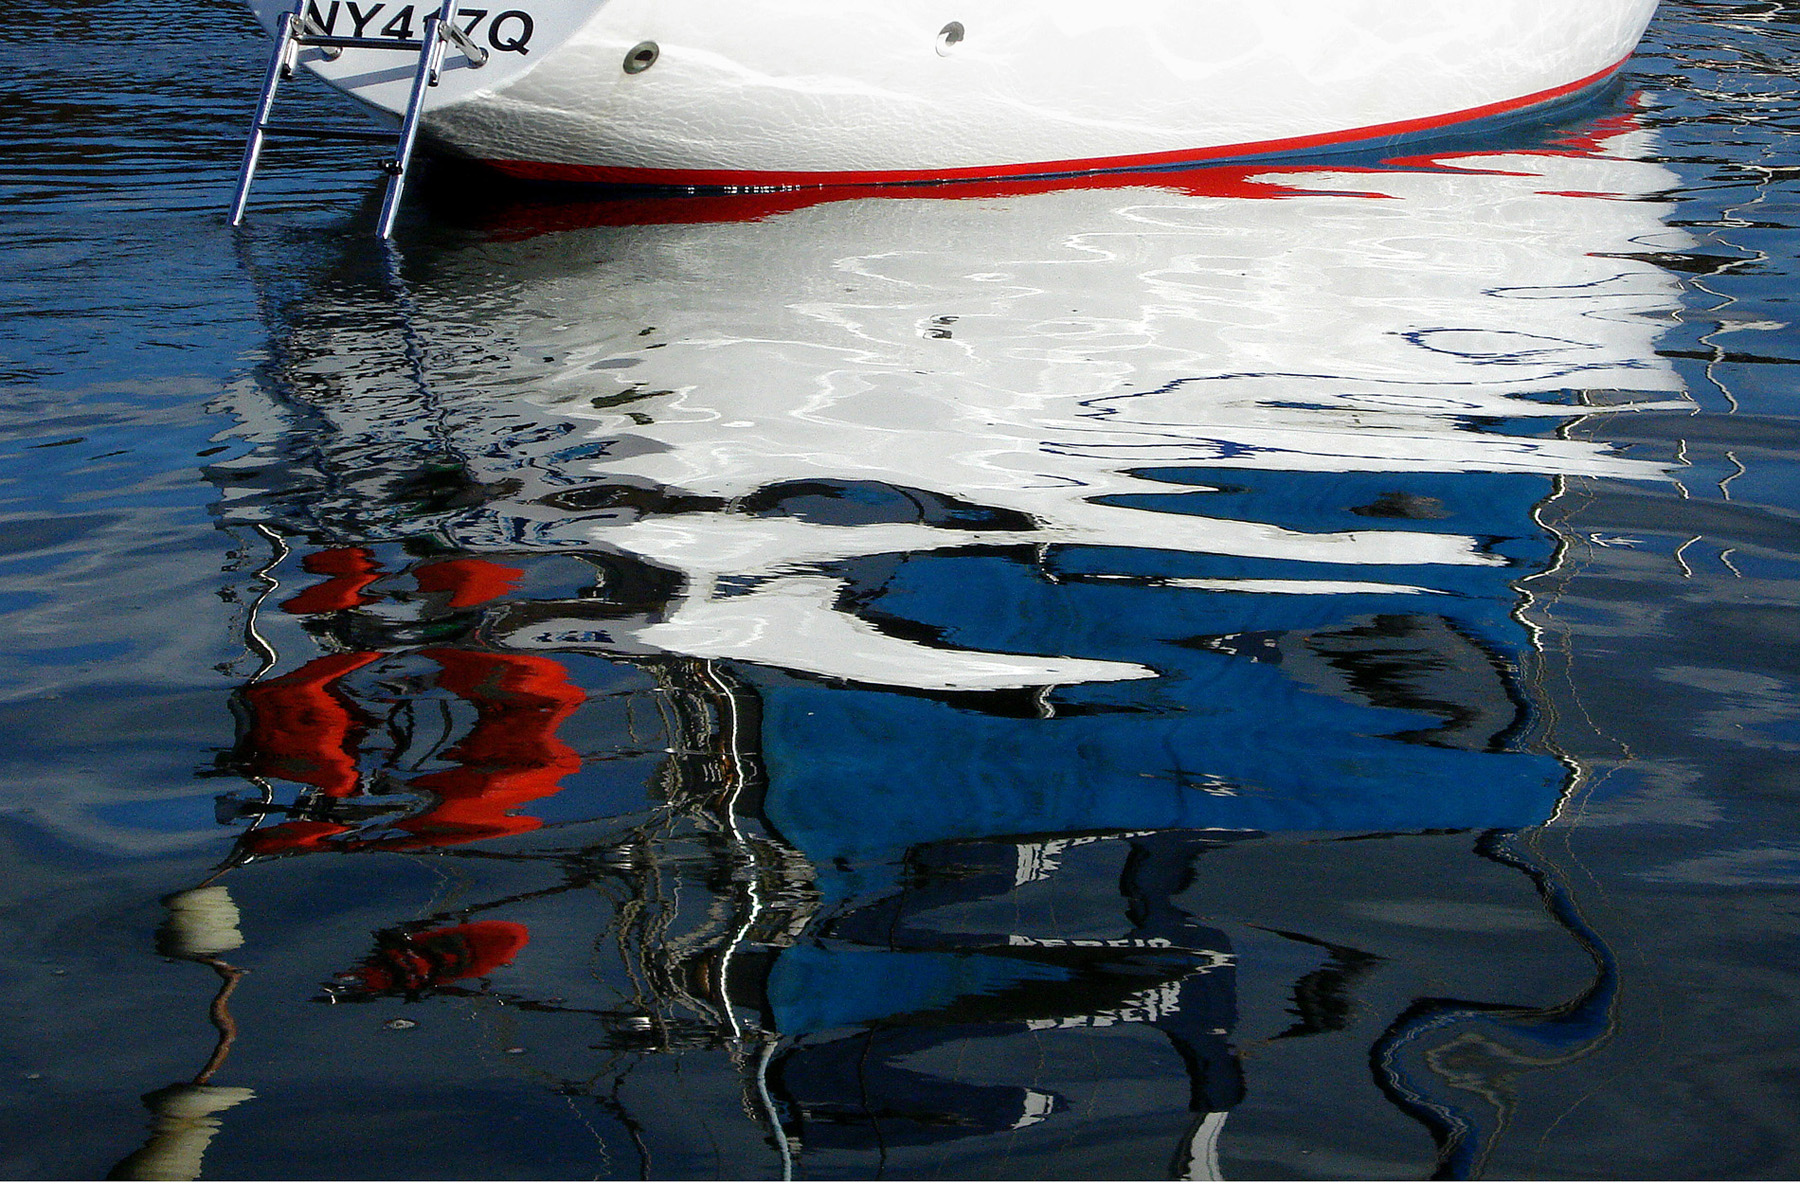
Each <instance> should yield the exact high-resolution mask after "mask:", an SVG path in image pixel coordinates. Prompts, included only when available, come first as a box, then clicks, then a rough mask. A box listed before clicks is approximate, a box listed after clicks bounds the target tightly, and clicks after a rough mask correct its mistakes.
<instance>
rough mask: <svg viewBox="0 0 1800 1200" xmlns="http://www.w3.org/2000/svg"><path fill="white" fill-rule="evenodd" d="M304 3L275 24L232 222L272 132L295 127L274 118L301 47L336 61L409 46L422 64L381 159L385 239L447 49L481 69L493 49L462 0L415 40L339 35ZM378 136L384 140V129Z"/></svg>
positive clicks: (446, 0)
mask: <svg viewBox="0 0 1800 1200" xmlns="http://www.w3.org/2000/svg"><path fill="white" fill-rule="evenodd" d="M305 4H306V0H295V2H294V8H293V10H292V11H291V12H285V13H282V14H281V17H280V20H279V21H278V22H277V23H276V28H275V49H274V52H273V53H272V54H271V55H270V56H269V72H268V75H267V77H266V78H265V79H264V81H263V90H262V97H261V99H260V100H259V101H258V102H257V106H256V117H255V119H254V120H253V121H252V122H251V125H250V136H249V138H248V140H247V141H246V142H245V145H244V160H243V164H242V165H241V166H240V167H239V168H238V181H237V193H236V195H235V196H234V198H233V200H232V204H231V215H230V217H229V222H230V224H232V225H240V224H242V223H243V220H244V209H245V207H246V206H247V205H248V203H249V200H250V184H251V181H252V180H253V179H254V178H255V175H256V167H257V163H258V161H259V160H260V159H261V157H262V150H263V145H264V142H265V141H266V140H267V135H268V134H270V133H290V132H293V131H292V130H291V129H290V128H289V127H286V126H280V125H276V124H275V123H274V122H272V121H270V119H269V117H270V114H271V113H272V112H273V111H274V107H275V93H276V91H277V90H278V89H279V88H280V86H281V81H282V80H284V79H291V78H293V74H294V67H295V65H296V63H297V61H298V55H299V51H300V50H301V49H317V50H319V51H320V53H321V54H322V55H323V57H324V58H325V59H326V60H327V61H334V60H336V59H337V58H338V57H339V56H340V55H342V54H343V52H344V51H345V50H405V51H408V52H410V53H413V54H417V55H418V57H419V65H418V70H417V71H416V73H415V74H414V76H413V85H412V91H411V92H410V93H409V95H408V97H407V102H406V111H405V113H404V114H403V115H402V117H401V121H400V129H399V132H398V133H397V134H396V135H395V141H394V157H393V158H392V159H390V160H389V161H387V162H386V163H384V164H382V165H383V168H384V169H385V170H386V172H387V175H388V182H387V192H386V195H385V196H384V197H383V198H382V204H381V218H380V221H379V223H378V225H377V227H376V232H377V235H378V236H379V237H381V238H382V239H384V240H386V239H387V238H390V237H391V236H392V235H393V231H394V222H395V220H396V219H397V218H398V216H399V210H400V197H401V194H402V193H403V191H404V190H405V187H406V173H407V170H408V168H409V167H410V166H411V165H412V156H413V147H414V145H415V143H416V142H417V140H418V135H419V124H420V120H421V118H422V117H423V115H424V110H425V95H426V92H427V91H428V90H429V89H430V88H434V87H436V86H437V84H438V80H439V79H440V78H441V77H442V76H443V71H444V55H445V52H446V51H447V50H448V49H449V48H450V47H451V46H455V47H456V48H457V49H459V50H461V51H462V53H463V59H464V64H465V65H467V66H469V67H472V68H477V67H482V66H485V65H486V64H487V61H488V51H487V49H486V47H483V46H480V45H477V44H476V42H475V40H474V39H473V38H471V37H470V36H469V35H468V33H467V32H465V31H464V30H463V29H462V28H460V27H459V26H458V25H457V24H456V17H457V10H458V8H459V7H460V0H443V4H442V7H440V8H439V9H438V11H437V13H436V14H435V15H433V16H429V17H426V18H425V26H424V29H423V30H422V31H421V33H422V36H421V37H419V38H418V39H417V40H416V41H415V40H413V39H408V38H394V39H389V38H365V37H336V36H333V35H332V34H331V33H330V32H329V31H328V30H326V29H324V28H322V27H320V25H319V23H318V22H317V21H316V20H313V19H312V18H311V17H309V16H308V15H307V14H306V11H305ZM318 135H319V136H342V137H346V138H349V137H354V138H356V139H359V140H370V137H369V135H368V134H364V133H362V132H361V131H341V132H339V131H325V130H320V131H318ZM376 138H377V139H378V140H385V138H381V136H380V135H379V134H377V135H376Z"/></svg>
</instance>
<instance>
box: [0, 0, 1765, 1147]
mask: <svg viewBox="0 0 1800 1200" xmlns="http://www.w3.org/2000/svg"><path fill="white" fill-rule="evenodd" d="M14 8H15V13H23V14H24V15H23V17H16V18H15V19H14V20H13V21H12V22H10V23H9V25H8V27H7V28H6V29H5V31H4V32H0V40H5V41H6V42H7V43H8V45H7V47H6V48H7V50H8V52H9V53H8V57H9V61H10V62H11V63H13V69H12V70H11V71H10V72H9V73H8V74H7V75H6V76H5V77H4V79H0V89H4V92H5V96H4V102H0V131H3V133H4V138H5V144H6V147H7V150H6V153H7V158H8V161H9V164H10V165H9V169H8V170H7V171H6V172H5V174H4V178H3V182H0V189H3V191H0V195H3V196H4V199H3V201H0V203H3V204H4V211H5V213H6V216H7V218H8V219H7V222H6V226H5V231H4V233H3V234H0V254H4V256H5V261H6V266H7V269H6V270H5V271H4V272H0V313H3V314H4V328H5V331H6V339H5V341H4V342H3V343H0V396H3V399H0V455H3V457H4V462H5V467H4V471H3V475H0V479H3V483H0V502H3V503H4V505H5V508H4V512H3V513H0V572H3V574H0V606H3V608H4V612H5V614H6V619H7V629H8V631H9V636H8V638H7V640H6V643H5V647H4V650H5V653H6V663H7V671H6V673H5V677H4V681H3V683H0V696H3V701H4V702H3V706H0V754H3V755H4V762H5V772H4V779H5V786H4V789H3V790H0V830H3V831H4V835H3V836H0V855H3V856H4V859H3V861H4V868H5V869H4V872H3V873H0V879H4V884H3V885H0V889H3V890H0V895H3V896H4V909H3V916H0V922H3V927H4V929H5V933H6V945H7V952H6V954H5V956H4V959H3V960H0V978H3V980H4V987H5V990H6V995H7V996H8V997H9V1001H10V1003H9V1008H8V1011H9V1014H10V1017H11V1019H10V1020H8V1021H7V1022H6V1023H5V1025H4V1027H3V1032H0V1038H3V1039H4V1044H5V1048H6V1053H5V1060H4V1072H5V1073H4V1076H3V1079H0V1084H3V1090H0V1096H3V1099H0V1173H3V1174H4V1176H5V1177H7V1178H13V1179H43V1178H52V1179H92V1178H101V1177H106V1176H108V1175H109V1174H110V1175H112V1176H113V1177H123V1178H193V1177H199V1178H204V1179H220V1180H223V1179H285V1178H354V1179H370V1178H414V1179H428V1178H429V1179H436V1178H466V1179H492V1178H513V1177H518V1178H544V1179H586V1178H623V1179H633V1178H651V1179H694V1178H699V1179H708V1178H724V1179H773V1178H781V1177H783V1176H784V1175H789V1176H792V1177H795V1178H801V1179H872V1178H885V1179H921V1178H939V1177H942V1178H1002V1179H1082V1178H1100V1179H1139V1178H1142V1179H1167V1178H1215V1177H1223V1178H1227V1179H1416V1178H1427V1177H1433V1176H1436V1177H1453V1178H1467V1177H1475V1178H1494V1179H1508V1178H1510V1179H1518V1178H1536V1179H1562V1178H1644V1177H1663V1178H1740V1179H1742V1178H1792V1177H1793V1175H1794V1173H1795V1172H1796V1169H1797V1168H1800V1157H1797V1155H1796V1151H1795V1149H1794V1145H1795V1138H1794V1135H1795V1127H1796V1118H1797V1116H1800V1095H1797V1089H1796V1080H1797V1079H1800V1053H1797V1046H1796V1038H1795V1034H1794V1030H1795V1028H1796V1024H1797V1018H1800V975H1797V966H1796V964H1800V954H1797V953H1796V949H1797V947H1796V940H1797V939H1796V934H1797V933H1800V901H1797V898H1796V888H1797V887H1800V817H1797V816H1796V813H1795V800H1796V797H1797V796H1800V769H1797V768H1796V767H1795V765H1794V763H1795V759H1793V758H1792V757H1790V756H1791V755H1792V754H1793V753H1794V751H1795V750H1796V749H1800V654H1797V651H1800V621H1797V617H1800V524H1797V523H1796V522H1797V517H1800V513H1797V511H1796V500H1795V497H1796V487H1797V485H1800V479H1797V477H1796V463H1797V453H1796V448H1797V446H1800V441H1797V440H1796V433H1797V432H1800V426H1797V422H1800V387H1797V381H1800V370H1797V369H1796V368H1797V366H1800V337H1796V334H1795V330H1794V322H1795V321H1796V319H1800V300H1797V299H1796V297H1795V295H1794V284H1795V280H1796V278H1797V275H1800V268H1797V266H1796V263H1795V256H1796V254H1797V253H1800V233H1796V230H1795V226H1796V220H1797V217H1800V213H1797V212H1796V207H1795V203H1794V199H1793V196H1794V192H1793V188H1794V185H1795V179H1796V176H1797V175H1800V150H1797V147H1800V142H1795V141H1793V140H1792V135H1793V134H1794V133H1795V132H1796V131H1797V129H1800V86H1797V83H1796V68H1795V64H1796V62H1797V61H1800V59H1797V58H1796V55H1797V53H1800V7H1796V6H1794V5H1789V4H1775V3H1754V2H1751V0H1665V2H1664V4H1663V7H1662V11H1661V14H1660V16H1659V18H1658V20H1657V22H1656V24H1655V25H1654V26H1653V27H1652V29H1651V32H1650V35H1649V38H1648V40H1647V41H1646V43H1645V45H1644V47H1643V49H1642V51H1641V52H1640V54H1639V55H1638V56H1637V57H1636V58H1635V59H1634V60H1633V61H1632V63H1631V64H1630V66H1629V67H1628V68H1627V70H1626V71H1625V73H1624V81H1623V84H1622V86H1620V87H1619V88H1617V89H1615V90H1613V91H1611V92H1609V93H1607V94H1606V95H1605V96H1603V97H1601V98H1600V99H1599V100H1597V101H1595V102H1593V103H1590V104H1588V105H1586V106H1585V107H1583V108H1581V109H1579V110H1575V111H1572V112H1567V113H1564V114H1562V115H1560V116H1558V117H1557V118H1555V120H1553V121H1552V122H1550V123H1548V124H1545V125H1540V126H1533V127H1530V128H1524V129H1515V130H1512V131H1509V132H1506V133H1503V134H1494V135H1491V136H1487V137H1485V138H1484V139H1483V140H1481V141H1479V142H1466V143H1460V144H1449V143H1446V144H1443V145H1439V146H1436V147H1433V148H1430V150H1429V152H1426V151H1416V150H1415V151H1409V153H1408V157H1406V158H1404V159H1396V160H1389V161H1381V160H1378V159H1374V158H1370V159H1357V160H1341V161H1320V162H1309V163H1289V164H1283V165H1280V166H1275V167H1265V168H1261V169H1231V170H1212V171H1200V172H1189V173H1183V174H1176V175H1168V176H1157V175H1149V176H1140V177H1136V178H1134V179H1130V180H1122V181H1121V180H1115V181H1113V182H1112V183H1111V184H1110V185H1109V186H1104V187H1094V186H1087V187H1077V186H1069V187H1063V188H1058V189H1050V190H1043V189H1016V188H1014V189H1007V188H992V189H987V190H983V189H980V188H962V189H958V190H957V191H956V192H955V193H954V194H944V193H939V192H934V191H918V192H906V193H898V194H890V195H885V196H844V197H833V198H825V197H822V196H819V195H808V196H805V197H797V196H760V197H738V198H717V197H714V198H707V197H695V198H670V197H662V198H645V197H635V198H632V197H626V198H621V197H611V198H607V197H595V196H593V195H585V196H571V195H557V196H543V195H537V196H521V195H518V194H517V193H514V194H510V195H509V194H506V193H498V194H495V193H489V192H485V191H483V189H482V188H481V187H480V186H479V181H474V180H471V179H470V178H469V177H467V176H466V175H463V174H460V173H453V172H449V171H444V170H440V171H439V172H437V174H436V175H435V176H434V177H433V178H431V179H429V180H427V182H426V186H424V187H422V188H420V189H419V191H418V194H417V195H416V196H415V197H414V199H413V201H412V202H411V203H410V204H409V206H408V210H407V213H406V215H405V218H404V220H403V224H402V228H401V233H400V236H399V238H398V242H397V250H396V251H395V252H394V253H393V254H384V253H383V252H381V250H380V249H379V247H378V245H377V244H376V243H375V242H373V241H372V240H371V239H370V238H369V237H368V234H367V230H368V229H369V227H370V225H371V222H372V210H371V198H372V197H373V195H374V189H375V187H376V181H375V177H374V174H373V172H372V171H369V170H366V169H362V168H361V167H360V165H358V164H354V163H353V164H351V166H350V168H349V169H342V170H338V169H331V167H330V165H329V161H328V159H329V157H330V156H328V155H321V154H312V155H308V154H306V153H304V152H302V153H298V154H294V153H286V154H281V155H278V156H277V157H276V158H275V159H274V160H273V161H272V162H271V164H270V167H269V168H268V172H267V174H266V176H265V178H264V182H263V184H262V185H260V186H259V190H258V193H257V196H256V200H255V202H254V204H253V209H252V218H251V220H250V222H249V224H248V225H247V226H246V228H245V229H243V230H241V231H237V232H233V231H231V230H228V229H227V228H226V227H225V226H224V223H223V220H222V217H221V210H222V209H223V207H224V206H225V204H226V202H227V200H228V198H229V192H230V186H231V177H232V175H233V173H234V171H235V168H236V161H237V154H238V150H239V147H240V146H241V136H242V129H243V125H244V123H245V121H246V119H247V115H248V111H249V107H250V105H251V103H252V100H253V93H254V90H255V87H256V85H257V83H258V81H259V76H260V72H261V69H262V62H263V59H264V55H265V53H266V42H265V41H264V40H263V38H262V36H261V34H260V33H259V32H258V31H257V30H256V29H255V28H254V25H253V23H252V22H251V20H250V19H249V17H248V16H247V15H246V14H244V13H243V12H241V11H240V10H239V9H237V8H236V7H234V6H232V5H231V4H230V3H227V2H226V0H197V2H195V3H189V4H182V5H176V4H172V3H168V2H167V0H148V2H147V3H142V4H131V5H127V4H124V3H119V2H116V0H96V2H95V3H86V4H74V3H70V2H63V0H26V2H25V3H24V4H23V6H22V7H21V6H17V5H16V6H14ZM296 97H297V98H296V100H295V105H296V109H295V111H296V112H298V113H300V114H302V115H312V116H318V115H322V114H323V115H329V114H333V113H336V112H339V111H341V106H340V105H339V103H338V102H337V101H336V100H335V99H334V98H333V97H331V96H328V95H325V94H323V93H318V92H311V91H307V90H305V89H301V90H299V91H298V92H297V93H296Z"/></svg>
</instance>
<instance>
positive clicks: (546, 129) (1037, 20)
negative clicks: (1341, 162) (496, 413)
mask: <svg viewBox="0 0 1800 1200" xmlns="http://www.w3.org/2000/svg"><path fill="white" fill-rule="evenodd" d="M308 2H309V4H310V6H311V10H312V11H314V12H315V13H316V15H317V17H318V19H320V21H321V23H324V24H328V25H330V26H331V27H332V28H333V31H334V32H336V33H339V34H349V33H351V32H352V31H353V30H352V26H353V25H356V26H357V29H358V30H360V32H361V33H362V35H363V36H389V37H399V36H402V33H403V32H404V31H405V30H406V29H407V27H408V25H409V23H410V21H411V18H409V17H408V14H407V12H406V11H405V10H406V9H408V8H410V7H413V6H407V5H400V4H397V3H393V2H392V0H389V3H388V4H386V5H379V4H376V3H373V2H371V3H367V4H361V3H359V4H352V3H350V2H349V0H343V2H342V3H338V2H337V0H308ZM499 2H500V3H504V4H510V5H512V6H513V7H510V8H506V9H491V10H479V9H475V8H472V7H471V8H470V9H469V10H468V14H467V15H465V17H464V19H463V22H462V23H464V24H467V23H469V22H470V21H471V20H473V21H474V22H475V24H474V25H473V26H472V28H473V32H474V36H475V37H476V38H477V40H478V41H482V42H483V43H484V44H487V45H491V46H493V47H494V48H495V51H496V52H495V53H494V54H493V55H492V57H491V59H490V61H489V63H488V65H487V66H485V67H482V68H480V69H473V68H470V67H468V65H467V63H466V60H464V59H463V58H462V57H461V56H460V55H459V54H452V55H451V56H450V59H449V64H448V65H449V67H450V68H451V69H449V70H448V71H447V72H446V73H445V75H444V82H443V84H442V86H440V87H439V88H438V89H436V91H435V92H434V93H433V95H432V97H431V101H430V103H429V105H428V108H427V113H426V118H425V124H424V129H425V132H426V135H427V136H428V137H429V138H430V139H431V140H432V141H434V142H435V143H436V144H438V145H439V146H441V147H444V148H447V149H449V150H451V151H454V152H456V153H458V154H461V155H465V156H467V157H470V158H475V159H479V160H482V161H485V162H488V163H490V164H492V165H494V166H495V167H497V168H499V169H500V170H502V171H505V172H507V173H509V174H513V175H517V176H521V177H526V178H536V179H554V180H572V181H588V182H596V183H638V184H666V185H677V186H726V187H769V186H805V185H812V184H880V183H905V182H936V181H946V180H957V179H984V178H1000V177H1007V176H1029V175H1064V174H1075V173H1083V172H1097V171H1109V170H1128V169H1141V168H1152V167H1158V166H1175V165H1182V164H1191V163H1202V162H1212V161H1221V160H1232V159H1253V158H1266V157H1280V156H1284V155H1295V154H1305V153H1309V152H1316V151H1319V150H1325V149H1335V148H1345V147H1349V146H1354V145H1357V144H1361V143H1371V142H1374V143H1385V142H1389V141H1393V140H1399V139H1404V138H1408V137H1415V136H1420V135H1425V134H1430V133H1434V132H1437V131H1440V130H1444V129H1448V128H1451V127H1455V126H1459V125H1463V124H1466V123H1472V122H1478V121H1485V120H1493V119H1496V118H1502V117H1506V116H1509V115H1512V114H1517V113H1520V112H1524V111H1528V110H1530V109H1532V108H1535V107H1538V106H1542V105H1545V104H1549V103H1553V102H1556V101H1559V100H1563V99H1566V98H1568V97H1571V96H1574V95H1576V94H1578V93H1580V92H1582V91H1584V90H1586V89H1589V88H1592V87H1595V86H1598V85H1600V84H1602V83H1604V82H1605V81H1606V80H1607V79H1608V78H1609V77H1610V76H1611V75H1612V74H1613V73H1614V72H1615V71H1616V70H1617V69H1618V68H1619V67H1620V66H1621V65H1622V64H1623V62H1624V60H1625V59H1626V58H1627V57H1628V56H1629V55H1630V53H1631V51H1632V50H1633V48H1634V47H1635V46H1636V44H1637V42H1638V39H1639V38H1640V37H1641V36H1642V34H1643V31H1644V28H1645V26H1646V25H1647V23H1648V22H1649V19H1650V16H1651V14H1652V13H1653V11H1654V10H1655V7H1656V0H1480V2H1475V0H1258V3H1255V4H1245V3H1239V2H1237V0H1113V2H1112V3H1110V4H1105V5H1094V4H1086V3H1083V4H1077V3H1073V2H1072V0H908V3H905V4H897V3H888V2H884V3H879V4H870V3H858V2H856V0H840V2H839V3H835V4H831V5H821V4H818V3H817V2H816V0H758V2H756V3H747V2H745V0H499ZM250 3H251V6H252V7H253V8H254V9H255V10H256V11H257V13H258V15H259V17H261V18H262V19H263V21H264V22H265V24H268V25H271V26H272V25H273V23H274V21H275V19H276V18H277V17H278V16H279V14H280V13H281V12H282V11H285V10H286V9H288V8H289V7H290V6H291V0H250ZM417 7H418V15H420V16H422V15H423V13H424V12H425V11H426V9H425V6H424V5H422V4H421V5H419V6H417ZM477 12H480V13H481V14H482V15H481V16H480V17H474V16H473V14H475V13H477ZM359 22H360V24H359ZM384 27H386V28H391V29H392V30H394V32H392V33H383V29H384ZM646 44H649V45H653V46H654V48H655V58H654V61H653V62H652V63H651V64H650V65H649V66H648V67H647V69H643V70H638V71H628V70H627V69H626V67H627V65H628V61H629V60H630V59H631V57H632V55H633V53H634V51H639V50H640V48H642V47H645V46H646ZM301 61H302V62H303V63H305V64H306V65H308V66H309V67H311V68H312V69H313V70H315V71H316V72H318V73H319V74H320V75H321V76H322V77H324V78H325V79H327V80H328V81H329V82H331V83H333V84H335V85H336V86H338V87H340V88H342V89H343V90H345V91H347V92H349V93H350V94H351V95H353V96H355V97H357V98H358V99H359V100H361V101H363V102H364V103H366V104H368V105H370V106H371V107H373V108H375V109H377V110H381V111H385V112H388V113H396V112H399V111H401V110H402V109H403V108H404V106H405V102H406V91H407V87H408V85H409V83H410V77H411V70H410V59H409V58H408V57H407V56H405V55H402V54H398V53H394V52H388V51H380V50H349V51H346V52H344V54H343V55H342V57H341V58H339V59H337V60H336V61H335V62H327V61H325V60H324V59H323V57H322V55H321V53H320V52H319V51H317V50H309V51H306V52H305V53H304V54H303V55H302V58H301ZM640 61H641V57H640ZM632 65H636V64H632Z"/></svg>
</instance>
